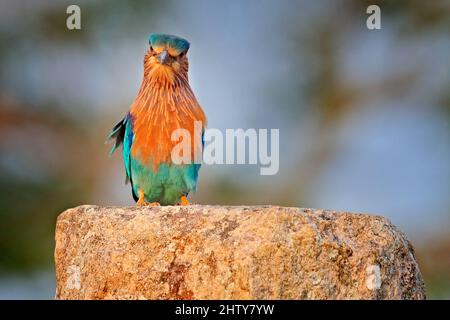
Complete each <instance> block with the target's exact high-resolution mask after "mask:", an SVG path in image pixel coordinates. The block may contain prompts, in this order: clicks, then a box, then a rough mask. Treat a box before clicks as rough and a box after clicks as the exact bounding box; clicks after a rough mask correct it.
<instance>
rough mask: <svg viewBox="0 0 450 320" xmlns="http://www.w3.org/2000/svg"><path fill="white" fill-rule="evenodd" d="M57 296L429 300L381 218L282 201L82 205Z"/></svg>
mask: <svg viewBox="0 0 450 320" xmlns="http://www.w3.org/2000/svg"><path fill="white" fill-rule="evenodd" d="M55 259H56V279H57V290H56V298H58V299H424V298H425V289H424V284H423V280H422V276H421V274H420V271H419V268H418V265H417V262H416V259H415V257H414V251H413V248H412V246H411V244H410V243H409V242H408V240H407V239H406V237H405V235H404V234H403V233H402V232H401V231H399V230H398V229H397V228H396V227H395V226H393V225H392V224H391V223H390V222H389V221H388V220H387V219H385V218H383V217H379V216H371V215H364V214H354V213H346V212H334V211H325V210H312V209H298V208H283V207H272V206H268V207H223V206H189V207H145V208H121V207H97V206H80V207H77V208H74V209H69V210H67V211H65V212H64V213H62V214H61V215H60V216H59V217H58V221H57V226H56V250H55Z"/></svg>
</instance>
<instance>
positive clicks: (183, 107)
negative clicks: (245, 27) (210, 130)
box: [109, 34, 206, 206]
mask: <svg viewBox="0 0 450 320" xmlns="http://www.w3.org/2000/svg"><path fill="white" fill-rule="evenodd" d="M188 50H189V42H188V41H186V40H185V39H182V38H179V37H176V36H172V35H166V34H151V35H150V37H149V47H148V49H147V52H146V54H145V57H144V77H143V79H142V83H141V86H140V89H139V92H138V94H137V97H136V98H135V100H134V102H133V103H132V104H131V107H130V109H129V111H128V112H127V114H126V115H125V117H124V118H123V119H122V120H121V121H119V122H118V123H117V124H116V125H115V126H114V128H113V129H112V132H111V134H110V136H109V138H110V139H115V143H114V145H113V148H112V150H111V153H113V152H114V151H115V150H116V149H117V147H119V146H120V145H121V144H122V149H123V153H122V155H123V162H124V165H125V171H126V181H127V182H128V181H129V182H130V184H131V192H132V195H133V199H134V200H135V201H136V204H137V206H144V205H151V206H157V205H178V204H180V205H188V204H189V202H188V200H187V196H188V194H189V193H190V192H193V191H195V190H196V188H197V178H198V171H199V169H200V165H201V164H200V163H198V162H197V161H193V160H194V153H195V152H198V151H199V148H200V154H201V152H202V151H203V150H202V149H203V143H199V144H197V145H196V144H195V143H194V142H195V139H192V148H190V149H191V151H192V153H191V155H190V159H191V161H190V162H187V163H186V162H183V163H178V162H176V161H175V162H174V161H173V160H172V156H171V153H172V150H173V148H174V147H175V146H176V145H177V144H178V141H172V139H171V137H172V133H173V132H174V131H175V130H177V129H185V130H187V132H188V133H189V134H190V136H191V137H194V135H195V132H194V131H195V130H194V129H195V125H196V124H200V127H201V135H202V137H201V139H202V142H203V132H204V128H205V126H206V117H205V114H204V112H203V109H202V108H201V107H200V105H199V103H198V102H197V99H196V98H195V95H194V93H193V91H192V89H191V87H190V85H189V80H188V68H189V63H188V58H187V53H188Z"/></svg>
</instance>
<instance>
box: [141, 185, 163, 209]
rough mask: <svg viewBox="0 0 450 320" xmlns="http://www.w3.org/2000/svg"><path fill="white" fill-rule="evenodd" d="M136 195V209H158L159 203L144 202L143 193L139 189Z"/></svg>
mask: <svg viewBox="0 0 450 320" xmlns="http://www.w3.org/2000/svg"><path fill="white" fill-rule="evenodd" d="M138 195H139V199H138V201H137V202H136V207H144V206H149V207H158V206H159V205H160V204H159V202H145V195H144V191H142V190H141V189H139V191H138Z"/></svg>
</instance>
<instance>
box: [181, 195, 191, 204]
mask: <svg viewBox="0 0 450 320" xmlns="http://www.w3.org/2000/svg"><path fill="white" fill-rule="evenodd" d="M180 200H181V205H182V206H188V205H189V201H188V199H187V198H186V196H181V197H180Z"/></svg>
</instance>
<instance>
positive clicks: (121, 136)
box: [109, 113, 138, 201]
mask: <svg viewBox="0 0 450 320" xmlns="http://www.w3.org/2000/svg"><path fill="white" fill-rule="evenodd" d="M109 139H116V141H115V143H114V145H113V147H112V149H111V152H110V153H113V152H114V151H116V149H117V148H118V147H119V146H120V145H121V144H122V145H123V147H122V156H123V163H124V165H125V172H126V179H125V183H127V182H128V181H130V182H131V192H132V194H133V198H134V200H135V201H137V200H138V197H137V196H136V194H135V193H134V190H133V180H132V179H131V165H130V163H131V161H130V160H131V159H130V153H131V146H132V144H133V128H132V119H131V115H130V114H129V113H127V115H126V116H125V117H123V119H122V120H120V121H119V122H118V123H117V124H116V125H115V126H114V128H113V129H112V131H111V134H110V135H109Z"/></svg>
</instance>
